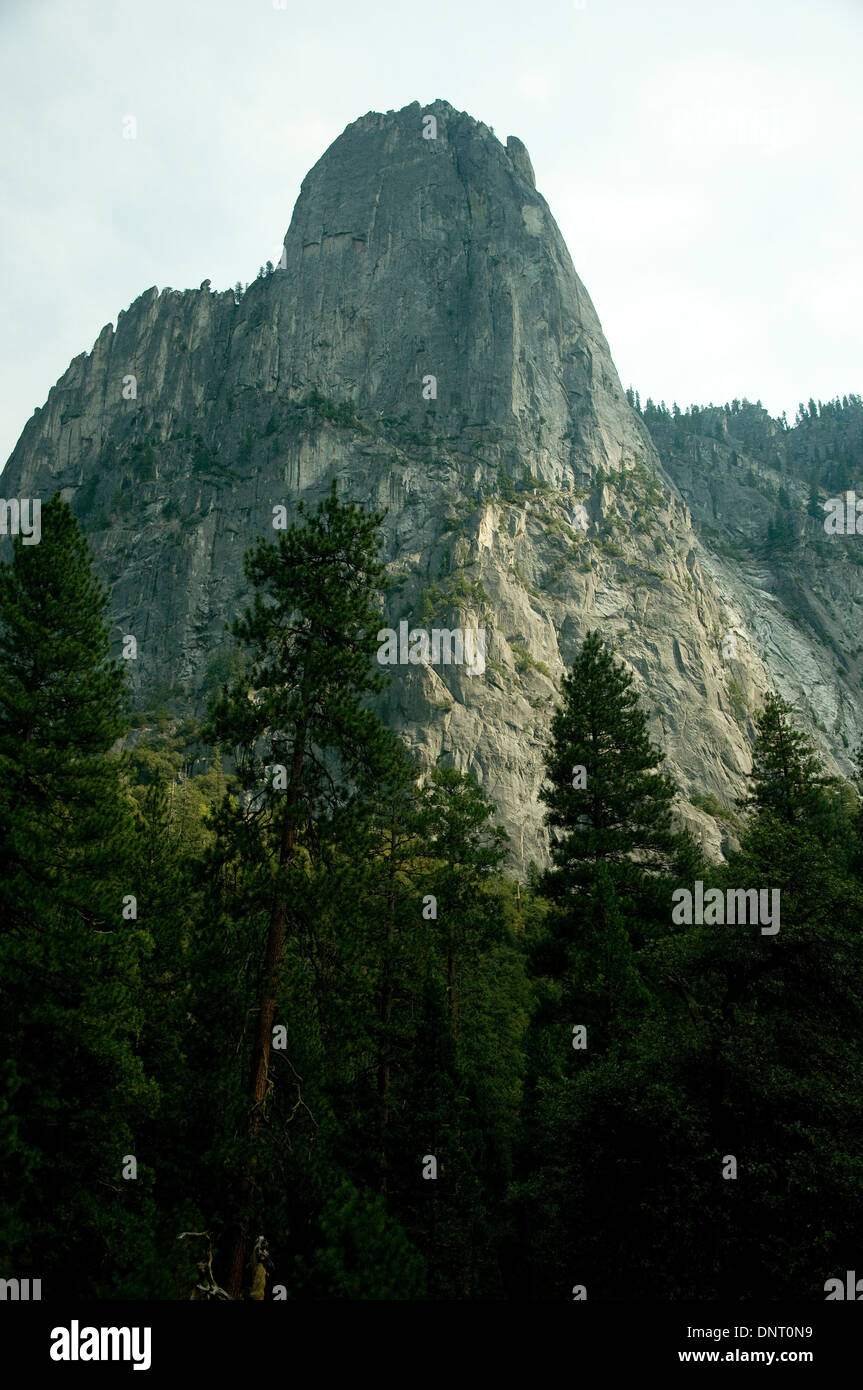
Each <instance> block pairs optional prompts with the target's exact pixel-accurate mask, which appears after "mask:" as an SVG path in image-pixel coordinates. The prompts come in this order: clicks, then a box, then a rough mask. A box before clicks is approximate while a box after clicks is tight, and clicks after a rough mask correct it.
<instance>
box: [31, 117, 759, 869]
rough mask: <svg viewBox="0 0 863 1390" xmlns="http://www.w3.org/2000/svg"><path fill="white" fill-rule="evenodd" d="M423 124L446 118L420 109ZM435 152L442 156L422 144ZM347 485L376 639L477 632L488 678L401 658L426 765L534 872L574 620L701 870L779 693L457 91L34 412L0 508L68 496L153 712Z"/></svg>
mask: <svg viewBox="0 0 863 1390" xmlns="http://www.w3.org/2000/svg"><path fill="white" fill-rule="evenodd" d="M428 117H434V121H429V120H428ZM432 137H433V138H432ZM333 478H336V479H338V483H339V487H340V490H341V492H342V493H343V494H344V495H345V496H348V497H350V498H352V499H354V500H357V501H361V502H363V503H366V504H369V505H373V506H376V507H381V508H384V507H385V508H386V509H387V516H386V521H385V525H384V529H385V535H386V548H387V560H388V563H389V569H390V572H391V575H392V578H393V581H394V583H393V588H392V590H391V593H390V596H389V599H388V617H387V618H386V619H382V625H383V624H384V622H386V623H388V624H390V625H392V626H393V627H397V626H398V624H399V622H400V621H402V620H406V621H407V622H409V624H410V626H411V627H424V628H432V627H435V626H436V627H439V628H452V627H455V626H456V625H459V626H461V627H464V628H472V629H480V628H484V629H485V631H486V639H487V649H486V656H487V661H486V667H485V670H484V672H483V673H482V674H470V673H469V672H468V671H467V670H466V668H464V667H458V666H437V667H435V666H430V665H418V666H412V665H406V666H395V667H393V668H391V669H392V671H393V679H392V681H391V683H390V686H389V689H388V691H387V693H386V694H385V696H384V697H383V709H384V712H385V714H386V716H387V717H388V719H389V720H391V721H392V723H393V724H394V726H395V727H397V728H398V729H399V730H400V731H401V732H402V733H403V735H404V737H405V739H406V741H407V742H408V744H409V745H410V746H411V747H412V748H414V749H415V750H416V752H417V753H418V755H419V756H420V757H421V758H422V759H423V761H424V763H425V764H426V765H432V764H434V763H436V762H443V763H448V764H453V765H455V766H457V767H459V768H463V769H468V770H470V771H471V772H473V773H474V774H475V776H476V777H477V779H478V780H479V782H480V783H481V784H482V786H483V787H484V788H485V790H486V791H487V792H488V793H489V794H490V795H491V796H492V798H493V799H494V800H495V801H496V802H497V804H498V807H499V809H500V813H501V816H502V818H503V821H504V823H505V824H506V825H507V827H508V829H509V831H510V834H511V836H512V840H513V855H514V862H515V864H516V866H517V867H518V868H519V869H520V870H521V871H523V870H524V868H525V866H526V865H527V863H528V862H529V860H530V859H532V858H534V859H538V860H541V859H542V858H543V857H544V850H543V839H544V837H543V836H542V834H541V830H540V827H541V811H540V808H539V805H538V803H537V799H536V794H537V789H538V787H539V785H540V782H541V780H542V766H541V750H542V747H543V745H544V743H545V741H546V738H547V730H548V723H549V717H550V714H551V710H552V707H553V703H554V699H555V687H556V683H557V681H558V680H559V677H560V675H561V673H562V671H563V669H564V667H565V666H566V665H568V664H569V663H570V662H571V661H572V659H573V657H574V655H575V653H576V650H577V648H578V645H579V643H580V641H581V639H582V638H583V636H584V633H585V632H586V630H587V629H588V628H590V627H595V626H598V627H600V628H601V629H602V630H603V632H604V633H605V635H606V636H607V637H608V638H611V639H614V640H616V641H617V643H618V644H619V648H620V653H621V655H622V656H623V658H624V659H625V660H626V661H627V662H628V664H629V665H630V667H631V668H632V670H633V671H634V673H635V675H636V678H637V683H638V687H639V689H640V692H641V694H642V695H643V697H644V699H645V701H646V703H647V705H648V707H649V708H650V710H651V711H652V718H653V727H654V734H655V736H656V738H657V739H658V740H659V741H660V742H661V744H662V746H663V747H664V748H665V750H666V752H667V754H668V760H669V770H670V771H671V773H672V774H673V775H674V776H675V777H676V778H677V780H678V783H679V785H680V787H681V791H682V793H683V795H684V801H683V802H682V804H681V815H682V817H683V818H684V819H685V820H686V821H687V822H689V823H691V824H692V825H693V826H695V827H696V828H697V829H698V830H699V832H700V833H701V834H702V835H703V836H704V838H705V843H706V845H707V847H708V849H709V850H710V851H711V852H713V853H716V854H718V853H720V852H721V850H722V847H723V843H727V831H726V829H723V823H722V821H721V820H717V819H716V818H715V817H714V816H712V815H709V814H707V813H706V812H705V811H703V810H702V809H699V808H698V807H697V806H695V805H693V804H692V802H691V800H690V798H691V797H692V796H693V795H694V794H701V795H702V796H703V795H704V794H706V793H710V794H712V795H713V796H714V797H715V798H717V799H718V800H719V801H720V802H725V803H728V804H730V803H731V802H732V801H733V798H734V797H735V796H736V795H738V794H739V792H740V790H741V787H742V780H743V777H744V775H745V773H746V771H747V769H748V766H749V757H750V753H749V750H750V736H751V723H750V717H751V711H752V709H753V708H754V707H755V706H756V705H757V702H758V701H759V699H760V697H761V695H762V694H763V691H764V690H765V689H766V688H767V685H768V684H769V682H770V676H769V673H768V672H767V671H766V670H765V666H764V663H763V661H762V659H761V656H760V654H759V651H758V648H757V643H754V642H741V643H740V644H739V648H738V651H737V653H736V655H735V656H733V657H729V656H728V655H723V639H724V637H725V636H726V634H727V633H728V632H729V630H730V629H732V628H734V627H739V626H740V624H741V623H742V622H744V621H745V620H746V619H745V614H744V613H743V611H742V609H743V606H744V605H743V603H742V599H741V595H740V592H739V590H738V589H737V588H735V586H734V584H732V583H730V582H727V579H726V577H725V576H724V575H723V573H722V572H721V571H720V570H719V569H718V568H717V566H716V564H715V563H713V558H715V557H713V558H712V557H711V556H710V554H709V552H708V551H706V549H705V546H704V542H703V539H702V540H701V541H700V540H699V538H698V536H697V535H696V533H695V531H694V529H693V525H692V519H691V516H690V512H689V508H688V506H687V504H686V502H685V501H684V499H683V497H682V495H681V493H680V490H679V489H678V487H677V486H676V485H675V483H674V482H673V481H672V480H671V478H670V477H669V476H668V474H667V472H666V471H665V469H664V468H663V466H662V464H661V463H660V461H659V457H658V455H657V452H656V449H655V448H654V445H653V443H652V441H651V438H650V435H649V434H648V432H647V430H646V428H645V427H644V424H643V422H642V421H641V419H640V417H639V416H638V414H637V413H636V412H635V411H634V410H633V409H632V408H631V407H630V405H629V404H628V402H627V400H626V398H625V396H624V393H623V391H622V389H621V386H620V382H619V380H618V376H617V373H616V371H615V368H614V365H613V363H612V360H611V356H610V353H609V349H608V345H607V344H606V341H605V338H604V336H603V333H602V329H601V327H600V324H599V320H598V318H597V316H596V312H595V310H594V307H593V305H592V303H591V301H590V298H589V296H588V294H587V292H586V290H585V289H584V286H583V285H582V284H581V281H580V280H579V278H578V276H577V275H576V273H575V270H574V269H573V266H572V263H571V261H570V257H569V253H568V251H567V249H566V246H565V245H564V243H563V240H562V238H561V235H560V232H559V231H558V228H557V226H556V225H555V222H554V219H553V218H552V215H551V212H550V210H549V208H548V206H547V204H546V203H545V201H544V199H543V198H542V196H541V195H540V194H539V193H538V192H537V191H536V188H535V186H534V177H533V169H532V166H531V163H530V158H529V156H528V154H527V151H526V149H525V148H524V145H523V144H522V143H521V141H520V140H517V139H516V138H515V137H514V136H511V137H509V139H508V141H507V144H506V147H504V146H503V145H502V144H501V143H500V142H499V141H498V140H497V139H496V137H495V136H494V135H493V133H492V132H491V131H490V130H489V128H488V127H487V126H484V125H482V124H481V123H479V122H477V121H475V120H473V119H472V118H471V117H470V116H468V115H466V114H464V113H460V112H457V111H455V110H454V109H453V108H452V107H451V106H449V105H448V104H447V103H446V102H441V101H438V102H435V103H434V104H433V105H432V106H430V107H425V108H422V107H420V106H419V104H417V103H415V104H413V105H411V106H407V107H405V108H404V109H403V110H401V111H398V112H392V111H391V112H388V113H386V114H379V113H376V112H372V113H369V114H368V115H366V116H364V117H362V118H361V119H360V120H358V121H356V122H354V123H353V124H352V125H350V126H349V127H348V128H347V130H346V131H345V132H344V134H343V135H342V136H340V137H339V139H338V140H336V141H335V143H334V144H333V145H332V146H331V148H330V149H329V150H327V152H326V153H325V154H324V156H323V157H322V159H321V160H320V161H319V162H318V163H317V164H316V165H315V167H314V168H313V169H312V170H311V172H310V173H309V174H308V176H307V178H306V179H305V181H304V183H303V185H302V190H301V193H300V197H299V199H298V201H297V204H296V207H295V209H294V215H293V218H292V221H291V225H290V228H289V230H288V232H287V235H286V237H285V242H284V255H283V258H282V267H281V268H280V269H278V270H277V271H275V273H274V274H272V275H269V276H265V277H263V278H260V279H258V280H257V281H256V282H255V283H254V284H253V285H251V286H250V287H249V288H248V290H247V292H246V293H245V294H244V295H242V297H239V298H238V297H237V296H235V295H234V293H233V292H230V291H228V292H224V293H213V292H211V290H210V289H209V284H208V282H206V281H205V282H204V284H203V285H202V287H201V288H200V289H199V290H194V291H184V292H178V291H174V290H170V289H165V290H162V292H161V293H158V292H157V291H156V289H155V288H152V289H149V290H147V291H146V292H145V293H144V294H143V295H141V297H140V298H139V299H138V300H136V302H135V303H134V304H133V305H132V306H131V308H130V309H129V310H128V312H125V313H121V314H120V315H119V317H118V321H117V324H116V328H114V327H112V326H111V325H108V326H106V327H105V328H104V329H103V330H102V332H101V334H100V335H99V338H98V339H97V341H96V343H95V345H94V347H93V350H92V352H90V353H89V354H86V353H85V354H82V355H81V356H80V357H77V358H76V359H75V360H74V361H73V362H72V364H71V365H70V367H69V369H68V371H67V372H66V373H65V375H64V376H63V377H62V378H61V380H60V381H59V382H58V383H57V385H56V386H55V387H54V388H53V389H52V390H51V392H50V393H49V396H48V400H47V402H46V404H45V407H44V408H43V409H41V410H38V411H37V412H36V413H35V414H34V416H33V418H32V419H31V420H30V421H29V423H28V424H27V426H26V428H25V430H24V432H23V434H22V436H21V439H20V441H19V443H18V445H17V447H16V449H15V451H14V453H13V454H12V457H11V459H10V461H9V464H8V466H7V469H6V471H5V473H4V477H3V489H4V495H5V496H43V497H44V496H47V495H50V494H51V493H52V492H53V491H54V490H56V489H60V490H62V492H63V493H64V495H66V496H67V497H69V498H70V499H71V500H72V502H73V505H74V506H75V507H76V510H78V512H79V514H80V515H81V516H82V518H83V519H84V521H85V525H86V527H87V529H88V532H89V534H90V539H91V543H92V545H93V548H94V552H95V554H96V557H97V562H98V565H99V568H100V571H101V572H102V574H103V575H104V577H105V578H106V579H107V581H108V582H109V583H110V585H111V590H112V596H113V609H114V616H115V638H116V643H117V648H118V650H119V646H120V639H121V637H122V636H123V635H125V634H127V633H132V634H134V635H135V636H136V637H137V639H138V650H139V656H138V659H137V661H136V662H135V663H134V664H133V663H130V665H133V666H134V669H133V671H132V681H133V685H134V688H135V692H136V697H137V699H138V701H139V703H140V704H141V705H142V706H145V705H146V704H147V703H148V702H150V703H152V702H154V701H156V700H164V699H173V700H174V701H175V708H178V709H179V708H181V707H183V708H190V707H193V706H194V705H196V704H200V702H201V700H202V697H203V693H204V691H205V689H206V688H207V685H208V684H212V682H213V681H214V680H215V679H216V677H217V674H218V654H219V652H220V650H221V649H222V647H223V646H224V644H225V642H226V640H227V639H226V637H225V634H224V624H225V622H226V620H228V619H229V618H230V617H231V616H232V615H233V614H234V613H235V612H236V610H237V607H238V604H239V603H240V602H241V601H242V556H243V553H244V551H245V550H246V549H247V548H248V546H249V545H250V543H251V542H252V541H253V540H254V539H255V537H256V536H258V535H260V534H262V533H270V534H272V531H271V525H272V517H273V508H274V506H277V505H280V504H284V505H286V506H287V507H288V510H289V511H290V510H292V508H293V507H294V505H295V504H296V501H297V500H298V499H299V498H305V499H306V500H307V501H314V500H315V499H316V498H317V497H318V496H320V495H321V494H322V493H323V492H324V491H325V490H326V489H327V488H328V486H329V484H330V482H331V480H332V479H333Z"/></svg>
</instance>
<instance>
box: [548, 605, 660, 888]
mask: <svg viewBox="0 0 863 1390" xmlns="http://www.w3.org/2000/svg"><path fill="white" fill-rule="evenodd" d="M632 685H633V678H632V676H631V675H630V673H629V672H628V671H627V670H626V668H625V667H624V665H623V663H622V662H619V661H616V660H615V658H614V657H613V656H612V654H611V652H610V651H609V650H608V648H607V647H606V646H605V645H604V644H603V642H602V640H601V638H600V635H599V633H598V632H590V633H588V635H587V637H586V638H585V640H584V644H583V646H582V649H581V652H580V654H579V656H578V657H577V659H576V660H575V662H574V663H573V666H572V670H571V671H570V672H569V673H568V674H566V675H565V676H564V678H563V703H562V705H561V706H560V707H559V708H558V709H557V710H556V711H555V714H554V717H553V719H552V724H551V738H552V743H551V747H550V749H549V750H548V751H547V753H546V754H545V768H546V775H547V783H546V785H545V786H544V787H543V788H542V790H541V791H540V799H541V801H542V802H543V803H544V804H545V806H546V807H547V811H546V824H547V825H548V826H550V827H551V828H552V830H553V831H556V832H557V835H556V837H555V839H554V841H553V843H552V847H551V859H552V865H553V868H552V870H551V872H550V873H549V874H548V875H547V879H546V882H547V888H548V891H549V893H550V894H551V895H552V896H553V897H566V896H568V895H571V894H572V893H573V892H575V891H577V890H578V888H579V887H580V886H582V885H586V884H588V883H590V882H592V881H593V878H594V873H595V868H596V865H597V864H599V863H600V862H605V863H607V864H608V866H609V871H610V874H611V878H612V880H613V881H615V882H621V881H622V880H625V879H627V878H630V877H631V873H630V870H631V866H632V863H633V860H634V859H635V858H637V860H638V871H639V873H640V874H642V875H644V874H646V873H649V872H654V871H658V870H661V869H665V868H667V867H668V865H669V863H670V862H671V857H672V855H673V853H674V851H675V849H676V847H677V845H678V843H679V842H678V840H677V838H676V837H675V835H674V833H673V831H672V825H671V807H672V802H673V799H674V794H675V793H674V784H673V783H672V781H671V779H670V778H668V777H667V776H665V775H664V774H663V773H661V772H660V771H659V770H658V769H659V768H660V767H661V764H662V762H663V760H664V754H663V753H661V752H660V750H659V749H658V748H657V747H656V746H655V745H654V744H653V743H652V741H651V739H650V737H649V734H648V730H647V716H646V714H645V713H644V711H643V710H642V709H641V706H640V704H639V701H638V697H637V695H636V694H635V692H634V691H633V689H632Z"/></svg>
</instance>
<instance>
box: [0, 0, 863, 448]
mask: <svg viewBox="0 0 863 1390" xmlns="http://www.w3.org/2000/svg"><path fill="white" fill-rule="evenodd" d="M280 3H281V0H275V3H274V0H145V3H143V4H141V3H131V0H38V3H33V0H0V120H2V127H0V171H2V174H0V177H2V185H0V256H2V283H3V287H4V301H5V303H4V309H5V315H4V317H5V332H4V333H3V335H2V346H0V350H2V355H3V360H2V377H0V381H2V388H0V460H2V461H5V459H6V457H7V455H8V454H9V452H10V451H11V449H12V447H13V445H14V443H15V441H16V439H17V437H18V435H19V434H20V432H21V429H22V428H23V426H24V424H25V422H26V420H27V419H28V417H29V416H30V414H31V413H32V411H33V408H34V407H35V406H37V405H41V404H43V403H44V400H45V398H46V396H47V394H48V390H49V388H50V387H51V385H52V384H53V383H54V381H55V380H56V379H57V378H58V377H59V376H60V375H61V373H62V372H63V371H64V370H65V368H66V367H67V366H68V364H69V361H70V360H71V358H73V357H74V356H76V355H77V354H78V353H79V352H82V351H84V350H87V351H89V350H90V348H91V347H92V346H93V343H94V341H95V339H96V338H97V336H98V334H99V331H100V329H101V328H102V326H103V325H104V324H106V323H109V322H116V318H117V313H118V311H119V310H120V309H124V308H127V307H128V305H129V304H130V303H131V302H132V300H133V299H135V298H136V297H137V296H138V294H140V293H141V291H142V290H144V289H146V288H147V287H148V286H150V285H157V286H158V287H159V288H160V289H161V288H163V287H164V286H166V285H169V286H172V287H173V288H175V289H183V288H187V287H197V286H198V285H199V284H200V282H201V281H202V280H203V279H204V278H205V277H209V278H210V279H211V280H212V284H213V288H214V289H225V288H227V287H229V286H230V285H233V283H234V282H235V281H236V280H243V281H246V280H252V279H253V278H254V276H255V274H256V273H257V270H258V266H259V265H261V264H262V263H263V262H264V261H266V260H267V259H271V260H273V261H276V260H277V259H278V256H279V253H280V249H281V242H282V238H283V236H284V232H285V229H286V227H287V225H288V222H289V220H290V216H291V211H292V208H293V205H294V201H295V199H296V197H297V194H298V193H299V186H300V182H301V180H302V178H303V177H304V175H305V174H306V172H307V171H308V169H309V168H310V167H311V165H312V164H313V163H314V162H315V161H316V160H317V159H318V157H319V156H320V155H321V154H322V153H323V151H324V149H325V148H326V147H327V145H329V144H330V143H331V142H332V141H333V140H334V139H335V138H336V136H338V135H339V134H340V132H341V131H342V130H343V129H344V127H345V126H346V125H347V124H349V122H350V121H352V120H354V119H355V118H356V117H357V116H360V115H362V114H364V113H365V112H366V111H370V110H377V111H386V110H389V109H397V108H399V107H401V106H404V105H406V104H407V103H409V102H411V101H415V100H418V101H420V102H421V103H423V104H426V103H429V102H431V101H433V100H435V98H437V97H442V98H444V99H445V100H447V101H450V102H452V104H453V105H454V106H456V107H457V108H458V109H459V110H465V111H468V112H470V114H471V115H473V116H475V117H477V119H479V120H482V121H485V122H486V123H487V124H488V125H490V126H492V127H493V128H494V131H495V133H496V135H497V136H498V137H499V138H500V139H501V140H504V141H505V140H506V137H507V135H510V134H513V135H518V136H519V137H520V138H521V139H522V140H523V141H524V142H525V144H526V145H527V148H528V151H529V153H530V155H531V158H532V161H533V165H534V168H535V170H536V179H537V187H538V189H539V190H540V192H541V193H542V194H543V195H544V196H545V198H546V199H547V200H548V202H549V204H550V206H551V210H552V212H553V214H554V216H555V218H556V219H557V222H558V224H559V226H560V228H561V231H562V232H563V235H564V237H565V239H566V241H567V244H568V246H569V249H570V251H571V253H572V258H573V261H574V263H575V267H576V269H577V271H578V272H579V274H580V276H581V278H582V280H583V281H584V283H585V284H586V286H587V289H588V291H589V292H590V294H591V297H592V299H593V301H594V304H595V305H596V308H597V311H598V313H599V317H600V319H601V321H602V324H603V327H604V329H605V332H606V336H607V338H608V340H609V343H610V345H611V351H612V356H613V357H614V360H615V363H616V364H617V368H618V371H619V373H620V376H621V379H622V381H623V384H624V386H626V385H630V384H632V385H633V386H636V387H638V388H639V389H640V391H641V394H642V398H643V399H644V398H645V397H646V396H648V395H652V396H653V397H654V398H655V399H657V400H659V399H661V398H664V399H665V400H666V401H667V402H668V403H669V404H670V403H671V401H672V400H673V399H676V400H678V401H679V402H680V403H681V404H687V403H689V402H691V401H696V402H699V403H706V402H707V401H710V400H713V401H715V402H717V403H719V402H723V401H725V400H730V399H732V398H733V397H734V396H744V395H746V396H748V397H749V398H750V399H751V400H756V399H761V400H762V401H763V403H764V404H765V405H766V406H767V408H768V409H769V410H771V411H772V412H774V413H779V412H781V411H782V410H783V409H784V410H786V411H787V412H788V416H789V419H790V418H793V415H794V412H795V410H796V406H797V403H798V401H800V400H808V398H809V397H810V396H815V397H816V398H818V397H820V398H822V399H828V398H830V397H832V396H834V395H842V394H844V393H846V392H849V391H856V392H863V327H861V324H863V269H861V256H860V246H861V228H863V215H862V214H863V180H861V153H863V97H861V74H863V0H818V3H817V4H816V3H812V0H805V3H803V2H802V0H723V3H721V4H717V3H705V0H533V3H531V4H516V3H513V0H494V3H491V2H490V0H479V2H478V0H458V3H452V2H451V0H417V2H416V3H407V2H406V0H399V2H398V3H391V4H384V3H375V0H359V3H357V0H352V3H349V2H348V0H327V2H326V3H320V0H303V3H299V0H286V3H285V8H284V9H281V8H277V6H278V5H279V4H280ZM127 116H133V117H134V118H135V121H136V126H137V132H136V138H135V139H134V140H132V139H125V138H124V137H123V128H124V118H126V117H127Z"/></svg>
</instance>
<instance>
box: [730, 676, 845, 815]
mask: <svg viewBox="0 0 863 1390" xmlns="http://www.w3.org/2000/svg"><path fill="white" fill-rule="evenodd" d="M792 714H793V709H792V707H791V705H789V704H788V702H787V701H786V700H783V699H782V697H781V696H780V695H777V694H775V693H774V692H773V691H769V692H768V694H767V698H766V701H765V704H764V709H763V710H761V712H760V713H759V714H758V715H757V716H756V721H755V722H756V727H757V730H758V737H757V740H756V744H755V750H754V753H753V759H752V776H751V789H750V792H749V794H748V795H747V796H745V797H743V798H741V799H740V802H739V804H740V805H741V806H742V807H745V808H750V809H753V810H755V811H756V813H757V814H759V815H763V814H769V815H772V816H775V817H776V818H777V819H778V820H780V821H783V822H785V823H786V824H788V825H796V824H799V823H800V822H801V821H802V820H804V819H806V817H808V816H811V815H812V814H814V813H817V812H818V811H819V810H822V809H823V805H824V798H823V794H822V788H824V787H825V786H826V785H827V784H828V779H827V778H826V777H824V776H823V774H822V772H821V768H820V763H819V760H818V757H817V755H816V754H815V751H814V749H813V747H812V745H811V743H810V742H809V740H808V739H807V738H806V737H805V735H804V734H801V733H799V732H798V731H797V730H796V729H794V727H793V726H792V724H791V723H790V716H791V715H792Z"/></svg>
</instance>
